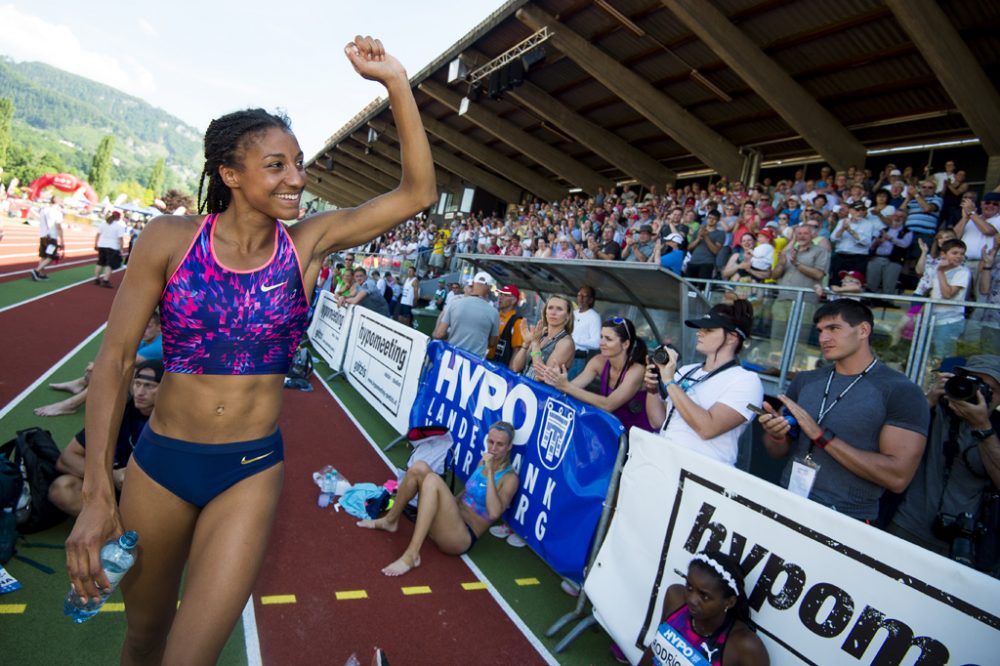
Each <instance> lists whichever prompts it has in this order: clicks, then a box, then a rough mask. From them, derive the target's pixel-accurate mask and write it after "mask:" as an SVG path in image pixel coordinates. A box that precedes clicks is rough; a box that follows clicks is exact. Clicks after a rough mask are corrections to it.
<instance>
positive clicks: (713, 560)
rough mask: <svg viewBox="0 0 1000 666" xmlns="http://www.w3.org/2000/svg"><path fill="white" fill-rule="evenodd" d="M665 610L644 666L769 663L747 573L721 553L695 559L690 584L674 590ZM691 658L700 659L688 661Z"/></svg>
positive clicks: (757, 664) (697, 556)
mask: <svg viewBox="0 0 1000 666" xmlns="http://www.w3.org/2000/svg"><path fill="white" fill-rule="evenodd" d="M663 608H664V613H663V620H662V622H661V624H660V626H659V627H658V628H657V629H656V635H655V636H654V638H653V642H652V644H651V645H650V646H649V649H648V650H647V651H646V654H645V655H643V658H642V660H641V661H640V662H639V663H640V664H647V665H655V666H662V665H663V664H705V663H708V664H711V666H735V665H737V664H753V666H767V665H768V664H769V663H770V659H769V658H768V656H767V649H766V648H765V647H764V644H763V643H762V642H761V640H760V638H758V636H757V634H755V633H754V631H753V629H752V628H751V623H750V608H749V605H748V603H747V596H746V593H745V592H744V590H743V572H742V571H741V570H740V566H739V562H738V561H737V560H736V559H735V558H733V557H730V556H729V555H724V554H722V553H720V552H718V551H707V552H703V553H698V554H697V555H695V556H694V558H693V559H692V560H691V563H690V564H689V565H688V573H687V581H686V583H685V584H684V585H671V586H670V588H669V589H668V590H667V595H666V598H665V600H664V604H663ZM692 654H693V655H694V656H695V658H692V657H691V656H688V655H692ZM697 655H700V656H701V657H702V659H697Z"/></svg>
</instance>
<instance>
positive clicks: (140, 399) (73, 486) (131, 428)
mask: <svg viewBox="0 0 1000 666" xmlns="http://www.w3.org/2000/svg"><path fill="white" fill-rule="evenodd" d="M162 378H163V362H162V361H143V362H142V363H139V364H138V365H136V366H135V375H134V377H133V379H132V386H131V396H130V397H129V400H128V402H127V403H125V411H124V413H123V414H122V422H121V426H120V427H119V429H118V441H117V442H116V444H115V459H114V465H113V466H112V472H111V475H112V477H113V479H114V482H115V490H116V491H117V492H121V489H122V483H124V481H125V468H126V467H127V465H128V461H129V460H130V459H131V458H132V449H133V448H134V447H135V443H136V442H137V441H138V440H139V434H140V433H141V432H142V429H143V428H145V427H146V422H147V421H149V415H150V414H152V413H153V407H154V406H155V405H156V393H157V390H158V389H159V387H160V380H161V379H162ZM86 446H87V435H86V432H85V431H84V430H81V431H80V432H78V433H77V434H76V437H74V438H73V440H72V441H71V442H70V443H69V444H68V445H67V446H66V448H65V449H64V450H63V452H62V453H61V454H60V455H59V460H57V461H56V469H57V470H59V472H61V473H62V475H61V476H57V477H56V478H55V479H53V481H52V485H50V486H49V501H50V502H52V503H53V504H55V505H56V506H57V507H59V508H60V509H61V510H62V511H63V512H65V513H68V514H69V515H71V516H77V515H79V514H80V509H81V508H82V507H83V501H82V498H81V495H82V493H83V472H84V468H85V460H86V453H87V449H86Z"/></svg>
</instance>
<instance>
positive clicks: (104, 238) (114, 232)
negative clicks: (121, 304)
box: [94, 210, 128, 289]
mask: <svg viewBox="0 0 1000 666" xmlns="http://www.w3.org/2000/svg"><path fill="white" fill-rule="evenodd" d="M127 235H128V227H126V226H125V223H124V222H122V214H121V213H120V212H118V211H117V210H116V211H114V212H112V213H111V215H110V216H109V217H108V218H107V219H105V220H104V221H103V222H102V223H101V225H100V226H99V227H97V237H96V238H95V239H94V249H95V250H97V265H96V266H95V267H94V284H96V285H97V286H99V287H108V288H109V289H112V288H113V285H112V284H111V271H115V270H118V268H119V267H120V266H121V265H122V253H123V252H124V251H125V236H127Z"/></svg>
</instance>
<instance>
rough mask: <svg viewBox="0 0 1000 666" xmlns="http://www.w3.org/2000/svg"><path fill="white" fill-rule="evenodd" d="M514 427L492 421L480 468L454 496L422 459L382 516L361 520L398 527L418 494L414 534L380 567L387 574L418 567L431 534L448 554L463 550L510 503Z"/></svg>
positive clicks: (371, 525)
mask: <svg viewBox="0 0 1000 666" xmlns="http://www.w3.org/2000/svg"><path fill="white" fill-rule="evenodd" d="M513 444H514V426H512V425H511V424H510V423H507V422H506V421H498V422H496V423H494V424H493V425H492V426H491V427H490V429H489V430H488V431H487V433H486V452H485V453H484V454H483V457H482V458H481V459H480V461H479V464H478V465H477V466H476V470H475V471H474V472H473V473H472V476H470V477H469V480H468V481H466V482H465V488H464V489H463V490H462V493H461V494H460V495H459V496H458V497H455V496H453V495H452V494H451V491H450V490H448V485H447V484H446V483H445V482H444V479H442V478H441V477H440V476H438V475H437V474H435V473H434V472H433V471H431V468H430V467H428V466H427V463H425V462H423V461H418V462H416V463H414V465H413V466H412V467H411V468H410V469H408V470H407V471H406V475H405V476H404V477H403V479H402V480H401V481H400V482H399V488H398V490H397V491H396V500H395V502H394V503H393V505H392V508H391V509H389V512H388V513H387V514H386V515H385V516H383V517H382V518H379V519H378V520H361V521H358V527H366V528H368V529H379V530H385V531H387V532H395V531H396V530H397V529H398V528H399V518H400V516H402V515H403V509H404V508H405V507H406V506H407V504H408V503H409V502H410V500H412V499H413V498H414V497H416V496H417V494H418V493H419V495H420V497H419V500H418V503H417V520H416V524H415V525H414V526H413V536H412V537H411V538H410V543H409V544H408V545H407V547H406V550H405V551H403V554H402V555H401V556H400V557H399V559H397V560H396V561H395V562H393V563H392V564H390V565H388V566H387V567H385V568H384V569H382V573H383V574H385V575H386V576H402V575H403V574H405V573H406V572H408V571H410V570H411V569H414V568H416V567H419V566H420V548H421V547H422V546H423V545H424V541H425V540H426V539H427V538H428V537H430V539H431V541H433V542H434V544H435V545H436V546H437V547H438V549H439V550H440V551H441V552H442V553H445V554H446V555H464V554H465V553H467V552H469V550H470V549H471V548H472V547H473V546H474V545H475V544H476V541H478V540H479V538H480V537H482V536H483V533H484V532H486V530H487V529H489V527H490V525H491V524H493V523H494V522H495V521H497V520H498V519H499V518H500V516H501V515H503V512H504V511H506V510H507V507H509V506H510V502H511V500H512V499H513V498H514V494H515V493H517V488H518V486H519V484H520V480H519V479H518V477H517V472H516V471H513V467H511V464H510V453H511V449H512V448H513Z"/></svg>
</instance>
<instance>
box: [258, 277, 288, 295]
mask: <svg viewBox="0 0 1000 666" xmlns="http://www.w3.org/2000/svg"><path fill="white" fill-rule="evenodd" d="M287 283H288V280H285V281H284V282H279V283H278V284H268V285H261V288H260V290H261V291H262V292H264V293H265V294H266V293H267V292H269V291H271V290H272V289H277V288H278V287H282V286H284V285H285V284H287Z"/></svg>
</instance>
